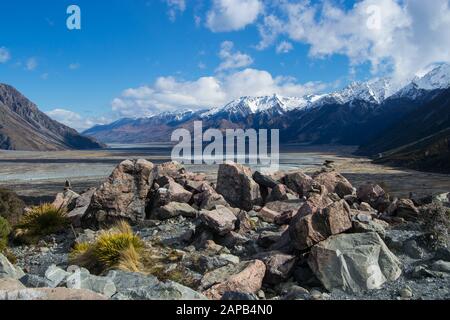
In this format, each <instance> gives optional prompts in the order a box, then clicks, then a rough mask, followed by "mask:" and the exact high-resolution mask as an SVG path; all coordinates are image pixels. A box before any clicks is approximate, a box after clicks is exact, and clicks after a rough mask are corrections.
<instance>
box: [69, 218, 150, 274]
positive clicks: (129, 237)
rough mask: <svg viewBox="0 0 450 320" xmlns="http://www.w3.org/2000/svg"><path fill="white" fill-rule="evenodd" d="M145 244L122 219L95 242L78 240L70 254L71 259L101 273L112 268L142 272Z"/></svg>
mask: <svg viewBox="0 0 450 320" xmlns="http://www.w3.org/2000/svg"><path fill="white" fill-rule="evenodd" d="M144 246H145V245H144V242H143V241H142V240H141V239H140V238H139V237H138V236H136V235H135V234H134V233H133V230H132V229H131V227H130V225H129V224H128V223H126V222H125V221H120V222H119V223H117V224H116V225H115V226H114V227H112V228H111V229H109V230H106V231H103V232H102V233H101V234H100V236H99V237H98V238H97V240H96V241H95V242H94V243H91V244H89V243H81V244H77V245H76V246H75V247H74V249H73V250H72V252H71V254H70V260H71V263H74V264H76V265H79V266H81V267H85V268H87V269H89V270H90V271H91V272H94V273H98V274H101V273H104V272H107V271H108V270H111V269H119V270H124V271H133V272H138V271H140V270H141V269H142V264H141V259H142V257H141V254H142V251H143V248H144Z"/></svg>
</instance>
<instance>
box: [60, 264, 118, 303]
mask: <svg viewBox="0 0 450 320" xmlns="http://www.w3.org/2000/svg"><path fill="white" fill-rule="evenodd" d="M66 283H67V287H68V288H70V289H87V290H90V291H93V292H97V293H100V294H102V295H104V296H106V297H108V298H110V297H112V296H113V295H114V294H115V293H116V292H117V290H116V286H115V284H114V282H113V281H112V279H110V278H108V277H99V276H95V275H91V274H90V273H89V271H88V270H86V269H84V268H80V269H78V270H75V271H74V272H73V273H72V274H71V275H69V276H68V277H67V279H66Z"/></svg>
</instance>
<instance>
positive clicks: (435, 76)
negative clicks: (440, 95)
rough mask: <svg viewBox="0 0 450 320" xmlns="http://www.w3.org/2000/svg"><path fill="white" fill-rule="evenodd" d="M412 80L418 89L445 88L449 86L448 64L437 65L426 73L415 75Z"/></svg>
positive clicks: (449, 68)
mask: <svg viewBox="0 0 450 320" xmlns="http://www.w3.org/2000/svg"><path fill="white" fill-rule="evenodd" d="M412 82H413V84H415V85H416V87H417V88H418V89H423V90H435V89H446V88H448V87H450V65H449V64H440V65H437V66H435V67H434V68H433V69H432V70H431V71H429V72H428V73H425V74H424V75H420V74H419V75H417V76H416V77H415V78H414V80H413V81H412Z"/></svg>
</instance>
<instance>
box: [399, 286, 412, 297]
mask: <svg viewBox="0 0 450 320" xmlns="http://www.w3.org/2000/svg"><path fill="white" fill-rule="evenodd" d="M412 296H413V292H412V290H411V288H409V287H405V288H402V289H401V290H400V297H402V298H403V299H411V298H412Z"/></svg>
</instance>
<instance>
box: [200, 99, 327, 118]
mask: <svg viewBox="0 0 450 320" xmlns="http://www.w3.org/2000/svg"><path fill="white" fill-rule="evenodd" d="M320 97H321V96H319V95H309V96H304V97H282V96H280V95H277V94H274V95H273V96H262V97H242V98H239V99H236V100H234V101H232V102H230V103H228V104H227V105H225V106H224V107H219V108H214V109H211V110H209V111H207V112H205V113H203V114H202V115H201V117H202V118H209V117H212V116H215V115H217V114H220V113H231V114H240V115H242V116H245V115H249V114H257V113H261V112H266V111H273V110H276V111H278V113H279V114H283V113H285V112H288V111H290V110H293V109H301V108H306V107H308V106H310V105H312V104H313V103H314V102H315V101H317V100H319V99H320Z"/></svg>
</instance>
